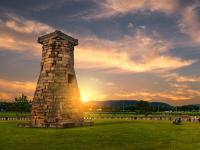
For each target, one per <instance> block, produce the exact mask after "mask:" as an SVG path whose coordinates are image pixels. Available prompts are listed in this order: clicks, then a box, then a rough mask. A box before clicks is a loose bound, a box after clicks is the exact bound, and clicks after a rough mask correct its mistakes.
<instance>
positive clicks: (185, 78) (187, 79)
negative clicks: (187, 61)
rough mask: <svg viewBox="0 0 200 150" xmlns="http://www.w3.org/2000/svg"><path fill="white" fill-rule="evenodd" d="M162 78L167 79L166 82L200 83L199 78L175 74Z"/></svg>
mask: <svg viewBox="0 0 200 150" xmlns="http://www.w3.org/2000/svg"><path fill="white" fill-rule="evenodd" d="M163 77H165V78H167V80H168V81H176V82H200V77H199V76H183V75H179V74H177V73H169V74H165V75H163Z"/></svg>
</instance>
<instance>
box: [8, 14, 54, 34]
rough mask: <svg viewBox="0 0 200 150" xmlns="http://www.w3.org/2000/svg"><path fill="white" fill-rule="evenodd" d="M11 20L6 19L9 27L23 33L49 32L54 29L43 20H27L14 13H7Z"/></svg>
mask: <svg viewBox="0 0 200 150" xmlns="http://www.w3.org/2000/svg"><path fill="white" fill-rule="evenodd" d="M7 15H8V17H9V20H7V21H5V26H6V27H8V28H9V29H12V30H14V31H16V32H21V33H29V34H30V33H36V34H39V33H48V32H50V31H53V30H54V29H53V28H52V27H50V26H49V25H46V24H44V23H41V22H37V21H33V20H27V19H25V18H23V17H19V16H16V15H13V14H7Z"/></svg>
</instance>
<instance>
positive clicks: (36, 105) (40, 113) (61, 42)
mask: <svg viewBox="0 0 200 150" xmlns="http://www.w3.org/2000/svg"><path fill="white" fill-rule="evenodd" d="M38 43H40V44H42V61H41V70H40V75H39V79H38V83H37V87H36V91H35V94H34V98H33V102H32V126H33V127H55V128H64V127H71V126H82V125H85V124H86V123H85V122H84V119H83V110H82V104H81V101H80V93H79V89H78V84H77V80H76V74H75V71H74V46H76V45H78V40H77V39H74V38H72V37H70V36H68V35H66V34H64V33H62V32H61V31H57V30H56V31H55V32H53V33H49V34H47V35H44V36H41V37H39V38H38Z"/></svg>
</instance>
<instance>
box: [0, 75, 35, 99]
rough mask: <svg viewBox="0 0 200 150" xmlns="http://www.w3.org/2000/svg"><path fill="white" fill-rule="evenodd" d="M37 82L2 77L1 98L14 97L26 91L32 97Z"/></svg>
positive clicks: (0, 84)
mask: <svg viewBox="0 0 200 150" xmlns="http://www.w3.org/2000/svg"><path fill="white" fill-rule="evenodd" d="M35 87H36V84H35V82H30V81H25V82H22V81H9V80H2V79H0V90H1V92H0V99H1V100H5V99H6V100H8V99H14V97H16V96H17V95H19V94H21V93H24V94H25V95H27V96H28V97H29V98H32V96H33V93H34V90H35Z"/></svg>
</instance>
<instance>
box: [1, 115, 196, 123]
mask: <svg viewBox="0 0 200 150" xmlns="http://www.w3.org/2000/svg"><path fill="white" fill-rule="evenodd" d="M175 118H176V117H84V119H86V120H100V119H105V120H112V119H118V120H168V121H172V120H174V119H175ZM6 120H13V121H16V120H24V121H30V120H31V116H26V117H0V121H6ZM181 120H182V121H184V122H200V119H199V118H192V117H189V118H181Z"/></svg>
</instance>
